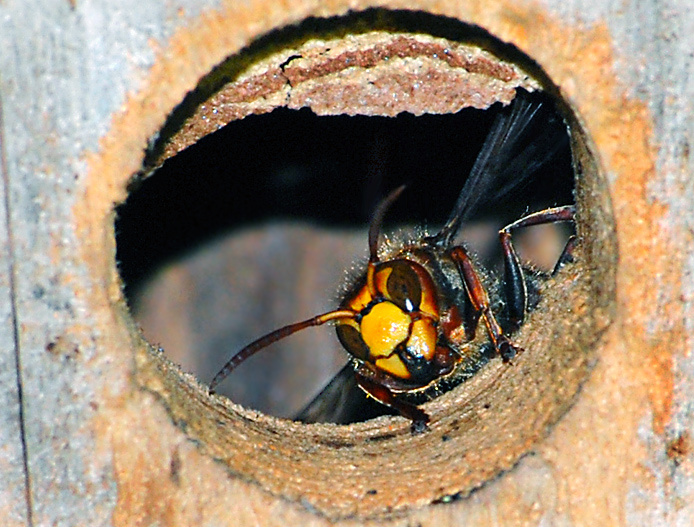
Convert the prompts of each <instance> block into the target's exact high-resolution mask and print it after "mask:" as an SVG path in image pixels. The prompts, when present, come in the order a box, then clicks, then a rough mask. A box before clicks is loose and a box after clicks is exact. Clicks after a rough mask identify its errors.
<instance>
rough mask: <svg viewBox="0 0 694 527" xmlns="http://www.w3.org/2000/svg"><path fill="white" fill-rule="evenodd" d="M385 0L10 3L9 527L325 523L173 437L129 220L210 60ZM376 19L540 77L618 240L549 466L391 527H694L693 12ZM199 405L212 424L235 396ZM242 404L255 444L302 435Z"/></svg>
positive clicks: (4, 322) (1, 219)
mask: <svg viewBox="0 0 694 527" xmlns="http://www.w3.org/2000/svg"><path fill="white" fill-rule="evenodd" d="M193 4H195V5H193ZM376 5H377V3H376V2H370V1H368V0H366V1H361V2H345V1H342V0H336V1H329V2H318V1H301V0H292V1H289V2H284V3H277V2H274V1H271V0H253V1H250V2H246V3H239V2H234V1H227V2H218V3H212V2H207V3H204V2H173V3H167V4H159V3H156V2H151V1H148V0H144V1H140V2H133V1H126V2H123V1H108V2H101V3H99V4H92V3H86V2H85V3H83V2H81V1H80V0H77V1H73V2H70V1H67V0H66V1H64V2H62V3H60V2H47V1H41V0H34V1H32V2H17V1H15V2H6V3H4V4H3V5H2V6H0V15H1V16H0V102H1V108H2V115H1V122H0V154H1V155H2V163H1V164H0V171H1V172H2V185H3V187H2V188H3V201H2V203H0V228H1V229H2V230H1V231H0V232H2V234H0V240H1V242H2V243H1V244H0V251H2V252H1V253H0V255H1V257H2V266H1V267H0V277H2V278H1V279H0V306H1V307H0V353H1V354H2V355H1V356H0V365H1V370H0V378H1V379H2V390H3V391H2V399H1V401H2V403H3V404H2V405H1V406H0V408H1V409H0V423H2V427H1V431H0V445H1V446H0V466H2V470H3V478H2V483H1V484H0V489H2V497H1V498H0V500H1V503H0V517H2V522H3V524H6V525H22V524H35V525H81V524H84V525H142V524H152V523H159V524H162V525H174V524H176V525H180V524H193V523H195V524H201V525H224V524H228V525H250V524H262V525H288V524H290V525H291V524H305V525H327V524H328V523H329V520H328V519H327V518H326V517H325V516H321V515H319V514H315V512H314V508H313V505H312V502H311V499H310V498H311V497H310V496H307V499H306V500H298V501H291V500H287V499H284V498H282V497H280V496H277V495H273V494H271V493H269V492H267V491H266V490H263V488H261V487H260V486H259V485H257V484H255V483H254V482H252V481H250V480H248V479H244V478H243V477H239V475H238V474H237V473H234V472H233V471H230V470H228V469H227V468H226V467H225V466H224V465H223V464H222V463H220V462H217V461H214V460H213V459H212V458H211V457H209V456H208V455H207V454H206V452H208V451H209V450H206V448H205V447H204V445H202V446H201V444H200V443H199V442H197V443H196V442H193V441H191V440H190V438H189V437H188V436H187V435H186V424H187V423H184V422H182V421H178V422H176V423H174V422H172V416H173V417H175V416H176V414H175V411H174V410H172V408H174V405H171V404H169V402H168V401H167V399H166V397H164V396H163V395H162V394H167V396H168V392H167V391H166V390H165V389H161V386H164V385H166V382H168V381H167V380H166V379H169V378H172V379H177V380H176V382H179V380H180V378H181V377H180V374H179V373H178V372H177V371H176V370H171V369H170V368H168V366H167V365H166V363H163V362H158V361H157V359H156V357H152V355H151V354H150V353H149V351H148V350H147V347H146V344H145V343H144V341H143V340H141V338H140V337H139V336H138V334H137V331H136V329H135V328H134V324H133V323H132V321H131V319H130V317H129V314H128V313H127V310H126V308H125V305H124V302H123V299H122V295H121V293H120V286H119V283H118V278H117V273H116V268H115V260H114V251H115V249H114V240H113V232H112V229H113V219H112V215H111V214H112V213H111V211H112V207H113V204H114V203H115V202H119V201H122V199H123V198H124V196H125V194H126V183H127V181H128V179H129V177H130V176H131V175H132V174H134V173H135V172H137V171H138V170H139V169H140V168H141V166H142V161H143V153H144V149H145V147H146V146H147V144H148V140H149V139H150V138H151V137H152V136H153V135H154V134H155V133H156V132H157V130H159V128H160V127H161V126H162V124H163V123H164V121H165V118H166V116H167V115H168V114H169V113H170V112H171V110H172V109H173V108H174V107H175V106H176V105H177V104H178V103H179V102H180V101H181V100H183V97H184V96H185V94H186V93H187V92H188V91H189V90H191V89H193V88H194V87H195V85H196V83H197V81H198V79H199V78H200V77H201V76H203V75H204V74H206V73H207V72H208V71H209V70H210V69H211V68H212V67H213V66H214V65H215V64H217V63H219V62H220V61H222V60H223V59H224V58H225V57H227V56H228V55H230V54H232V53H236V52H237V51H238V50H239V49H241V48H242V47H243V46H246V45H248V44H249V43H250V42H251V41H252V40H253V39H255V38H257V37H259V36H262V35H264V34H266V33H268V32H270V31H271V30H273V29H274V28H278V27H282V26H285V25H287V24H292V23H295V22H298V21H300V20H302V19H304V18H306V17H308V16H335V15H342V14H344V13H346V12H347V11H348V10H350V9H352V10H360V9H364V8H367V7H373V6H376ZM378 5H379V6H384V7H388V8H409V9H415V8H416V9H419V10H422V11H428V12H431V13H434V14H440V15H445V16H447V17H452V18H457V19H460V20H463V21H465V22H469V23H472V24H477V25H479V26H481V27H483V28H485V29H487V30H489V31H490V32H491V33H492V34H494V35H496V36H498V37H499V38H500V39H502V40H504V41H510V42H513V43H514V44H515V45H516V46H517V47H518V48H519V49H520V50H521V51H523V52H525V53H527V54H528V55H530V56H531V57H532V58H533V59H534V60H535V61H536V62H537V63H538V64H539V65H540V66H541V67H543V68H544V69H545V71H546V72H547V74H548V75H549V77H550V78H551V79H552V80H553V81H554V82H555V83H556V84H557V85H558V87H559V88H560V90H561V93H562V95H563V96H564V97H565V98H566V99H567V100H568V101H569V102H570V103H571V104H572V105H573V107H574V109H575V110H576V112H577V114H578V116H579V118H580V119H581V122H582V124H583V125H584V126H585V129H586V130H587V132H588V133H589V136H590V144H591V145H592V147H593V148H594V151H595V153H596V154H597V159H598V162H599V163H600V164H601V166H602V168H603V170H604V173H605V176H606V181H607V185H606V189H605V190H606V193H605V196H608V197H609V198H610V200H611V205H612V207H613V211H614V220H615V228H616V241H617V244H618V245H617V246H618V253H617V256H618V264H617V269H616V270H617V275H616V303H615V313H614V321H613V323H612V325H611V326H610V329H609V330H608V332H607V333H606V334H605V335H604V336H603V338H602V340H601V342H600V345H599V347H598V348H597V349H596V353H597V356H598V361H597V364H596V365H595V368H594V371H593V372H592V375H591V376H590V379H589V380H588V382H587V383H586V384H585V385H584V386H583V388H582V390H581V393H580V395H579V397H578V398H577V400H576V402H575V405H574V406H573V407H572V408H571V409H570V410H569V412H568V413H567V414H566V415H565V416H564V417H563V418H562V419H561V421H560V422H559V423H558V424H557V425H556V426H555V427H554V428H553V429H552V430H551V432H550V433H549V436H548V437H547V438H546V439H544V440H542V441H540V442H539V443H537V444H536V445H535V448H534V455H532V456H527V457H525V458H523V459H522V461H521V462H520V463H519V464H518V465H517V466H516V467H515V468H514V469H513V470H511V471H509V472H508V473H506V474H504V475H502V476H501V477H499V478H498V479H496V480H495V481H494V482H492V483H490V484H488V485H486V486H485V487H484V488H482V489H480V490H479V491H477V492H475V493H473V494H472V496H471V497H470V498H468V499H463V500H459V501H456V502H455V503H451V504H438V505H432V506H422V507H419V508H415V509H409V508H407V507H404V508H403V510H402V511H401V512H400V513H399V515H398V516H395V517H392V518H390V519H388V520H387V523H389V524H392V525H405V524H422V525H462V524H465V525H489V524H492V525H502V524H529V523H533V524H535V523H540V522H546V523H557V524H558V523H565V524H577V525H582V524H588V523H594V524H606V525H642V524H648V525H676V524H679V525H690V524H692V523H694V505H692V504H693V503H694V499H693V498H694V476H693V475H692V474H693V470H694V467H693V465H692V463H693V462H694V455H693V454H692V449H691V441H692V432H693V430H692V423H693V422H694V419H693V418H692V408H694V405H693V404H692V399H693V398H694V373H693V372H694V367H693V364H692V361H693V360H694V358H693V356H694V354H693V353H692V352H693V351H694V350H693V347H694V346H693V341H692V331H693V330H694V316H692V313H694V311H693V309H692V308H693V303H694V286H692V276H694V258H692V254H694V251H692V249H691V246H692V239H693V236H692V233H693V232H694V203H693V201H694V188H693V187H694V178H692V177H691V174H692V169H693V168H694V166H693V163H694V161H692V158H691V155H690V144H691V141H692V138H693V136H694V119H693V118H692V117H694V115H692V114H693V113H694V112H693V111H692V106H691V101H692V100H694V82H692V77H693V76H692V71H693V68H694V58H693V57H692V54H691V50H692V49H694V42H693V41H692V39H694V36H693V35H694V13H693V12H692V10H691V9H690V7H689V5H688V3H687V2H686V1H684V0H679V1H675V0H671V1H669V2H660V1H656V0H650V1H648V2H641V3H632V4H624V3H621V2H601V1H599V0H585V1H582V2H578V1H573V2H560V1H549V0H547V1H545V2H541V3H540V2H526V1H522V2H504V1H500V2H496V3H494V4H492V5H490V4H489V2H477V1H474V0H470V1H459V0H451V1H440V2H430V1H426V0H420V1H418V2H416V3H414V4H413V3H412V2H402V1H398V0H395V1H391V2H380V3H378ZM590 199H598V198H597V197H595V196H588V197H587V201H588V202H590ZM6 204H7V206H8V210H7V211H4V210H2V209H3V207H5V205H6ZM13 272H14V274H12V273H13ZM11 278H14V280H12V279H11ZM17 359H19V361H18V360H17ZM183 381H185V382H183ZM183 381H181V383H180V384H176V385H175V386H178V387H179V388H181V392H180V393H178V394H174V397H180V396H181V394H182V393H185V392H184V390H183V388H185V387H189V388H190V390H191V394H192V395H196V396H198V397H200V398H199V399H197V400H198V401H203V403H204V401H205V399H204V398H202V396H201V395H200V394H199V393H197V392H196V390H197V387H196V386H195V383H194V382H193V381H192V380H190V379H187V378H183ZM20 387H21V395H22V398H21V400H20V397H19V394H20V391H19V388H20ZM201 404H202V403H201ZM205 404H208V405H209V408H210V409H215V411H216V410H217V409H218V408H219V405H220V404H221V403H219V402H217V401H212V402H209V403H205ZM20 405H21V406H20ZM203 406H204V405H203ZM230 408H231V409H230V410H229V411H230V412H231V413H232V414H233V413H234V412H236V413H235V414H234V415H237V416H243V418H244V419H246V420H247V422H246V424H243V426H252V427H257V429H258V430H260V431H261V432H262V431H263V430H266V429H270V428H272V427H278V428H277V429H278V430H284V431H289V430H293V429H294V428H292V426H293V425H289V424H287V423H285V424H282V423H280V424H279V425H277V424H276V423H275V422H268V421H265V420H264V419H263V418H262V417H259V416H254V415H253V413H252V412H247V411H244V410H240V409H238V408H235V407H230ZM225 411H227V410H225ZM204 417H205V416H204V412H203V413H202V414H201V419H204ZM20 419H22V420H23V421H21V423H22V424H23V426H20ZM248 422H250V423H252V424H251V425H248V424H247V423H248ZM243 426H241V425H239V428H233V427H232V429H231V430H226V431H225V433H226V434H227V435H233V434H235V433H239V430H241V433H242V432H243V430H244V429H243ZM264 427H265V428H264ZM22 433H23V436H22ZM220 433H221V432H220ZM346 433H347V432H346ZM337 434H338V436H339V434H340V432H339V431H338V432H337ZM220 437H221V436H220ZM343 439H344V437H343ZM278 445H279V446H282V443H281V442H278ZM305 454H306V455H308V454H307V453H306V452H305ZM230 456H231V457H233V456H234V452H232V453H230ZM24 459H26V467H25V465H24ZM413 469H416V467H413ZM25 470H26V472H25ZM292 477H295V478H296V477H302V475H301V474H299V475H298V476H297V475H296V474H295V475H292ZM331 477H332V475H331ZM336 477H338V478H339V477H340V476H339V475H337V476H336ZM27 485H28V489H27ZM27 496H28V497H29V499H27ZM329 505H330V504H328V506H329ZM28 511H30V512H28ZM384 522H385V520H382V519H381V520H365V519H363V518H360V517H358V516H354V517H350V518H348V519H343V520H341V523H342V524H344V525H348V524H349V525H359V524H384Z"/></svg>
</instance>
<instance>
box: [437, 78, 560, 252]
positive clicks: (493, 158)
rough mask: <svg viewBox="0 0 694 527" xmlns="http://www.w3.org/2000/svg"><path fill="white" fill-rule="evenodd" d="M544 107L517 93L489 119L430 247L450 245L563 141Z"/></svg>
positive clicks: (551, 114) (554, 119) (553, 116)
mask: <svg viewBox="0 0 694 527" xmlns="http://www.w3.org/2000/svg"><path fill="white" fill-rule="evenodd" d="M547 106H548V103H546V102H542V101H541V100H538V99H537V95H536V96H535V97H533V96H532V95H531V94H529V93H528V92H527V91H525V90H518V92H517V95H516V98H515V99H514V100H513V101H512V102H511V104H509V106H508V107H506V108H505V109H504V110H502V111H501V112H500V113H499V114H498V115H497V117H496V119H495V120H494V123H493V124H492V128H491V130H490V132H489V135H488V136H487V139H486V140H485V142H484V145H483V146H482V150H481V151H480V153H479V154H478V156H477V159H476V160H475V164H474V165H473V166H472V170H470V175H469V176H468V178H467V180H466V181H465V184H464V185H463V188H462V190H461V191H460V195H459V196H458V201H457V202H456V204H455V206H454V207H453V210H452V211H451V213H450V215H449V216H448V220H446V223H445V224H444V226H443V228H442V229H441V230H440V231H439V232H438V233H437V234H435V235H434V236H432V237H430V238H428V239H427V241H428V242H429V243H432V244H434V245H438V246H440V247H447V246H449V245H450V244H451V241H452V240H453V238H454V237H455V236H456V235H457V234H458V231H459V230H460V227H461V225H462V224H463V223H464V222H465V221H466V220H467V219H469V218H470V216H471V215H472V214H473V213H474V212H475V211H476V210H478V209H479V208H480V207H481V206H482V205H484V204H486V203H487V202H489V201H490V200H492V199H493V200H498V199H501V198H503V197H504V196H506V195H507V194H509V193H510V192H511V191H513V190H516V189H518V188H519V187H521V186H522V185H524V184H526V183H528V181H529V179H530V176H532V175H533V174H534V173H535V172H536V171H537V170H538V169H539V168H540V167H541V166H542V165H544V164H545V163H546V162H547V161H549V159H551V158H552V157H553V156H554V154H556V153H557V151H558V150H559V149H560V147H561V146H563V145H564V144H565V143H566V141H567V140H568V134H567V133H566V125H565V124H564V123H563V122H560V121H559V118H558V116H557V115H556V112H551V111H550V110H549V108H548V107H547Z"/></svg>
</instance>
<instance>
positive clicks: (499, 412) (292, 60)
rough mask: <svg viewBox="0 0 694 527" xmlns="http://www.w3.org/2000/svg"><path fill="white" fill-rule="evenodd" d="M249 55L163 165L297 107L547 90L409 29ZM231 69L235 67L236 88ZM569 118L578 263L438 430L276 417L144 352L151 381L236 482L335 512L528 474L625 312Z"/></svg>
mask: <svg viewBox="0 0 694 527" xmlns="http://www.w3.org/2000/svg"><path fill="white" fill-rule="evenodd" d="M235 60H236V62H234V61H235ZM239 61H240V59H239V58H238V57H237V58H231V59H229V63H228V64H225V65H220V68H219V70H218V71H216V72H213V73H212V74H211V76H210V78H208V79H205V80H203V82H202V83H201V85H200V86H201V87H200V88H199V89H198V92H197V93H193V94H191V96H190V100H188V101H184V103H183V104H182V105H181V106H180V107H179V109H177V112H178V113H177V114H175V115H174V116H173V117H174V119H173V120H172V121H171V122H170V123H169V127H168V129H166V130H164V131H163V132H162V134H161V136H160V139H159V141H158V142H157V143H156V145H155V148H153V149H152V154H151V156H150V159H149V166H150V167H155V166H158V165H160V164H161V162H163V160H164V159H166V158H167V157H170V156H171V155H174V154H175V153H176V152H179V151H180V150H182V149H184V148H185V147H187V146H189V145H190V144H192V143H194V142H195V141H197V140H198V139H200V138H201V137H203V136H205V135H207V134H209V133H211V132H213V131H215V130H216V129H218V128H220V127H222V126H224V125H225V124H226V123H228V122H229V121H231V120H234V119H240V118H243V117H245V116H247V115H249V114H253V113H263V112H269V111H271V110H272V109H274V108H277V107H281V106H288V107H290V108H300V107H305V106H308V107H310V108H312V109H313V111H314V112H316V113H319V114H365V115H395V114H397V113H399V112H403V111H407V112H410V113H413V114H420V113H425V112H426V113H443V112H456V111H458V110H459V109H461V108H463V107H468V106H472V107H475V108H486V107H488V106H490V105H491V104H493V103H494V102H496V101H503V102H505V103H507V102H510V101H511V100H512V99H513V97H514V93H515V89H516V88H517V87H525V88H527V89H530V90H532V89H538V88H540V82H539V81H538V80H536V79H538V78H540V76H538V75H536V72H533V73H532V75H531V74H530V73H528V72H526V71H524V70H523V69H522V68H521V67H519V66H518V65H516V64H512V63H508V62H504V61H503V60H501V59H499V58H497V57H495V56H494V55H492V54H491V53H488V52H487V51H484V50H483V49H480V48H478V47H475V46H472V45H465V44H461V43H457V42H452V41H447V40H444V39H441V38H434V37H431V36H424V35H417V34H407V33H385V32H372V33H363V34H359V35H352V36H349V35H348V36H343V37H341V38H339V39H335V40H317V39H314V40H310V41H306V42H304V43H303V44H302V45H300V46H297V47H295V48H293V49H284V50H282V51H277V52H273V53H269V54H267V56H265V57H264V58H263V59H262V60H260V61H257V62H253V63H252V64H250V65H247V66H245V68H242V67H240V66H239ZM225 68H226V70H225ZM225 71H227V72H229V71H232V72H235V73H234V74H233V75H231V74H228V75H231V76H232V78H228V79H227V78H225V75H227V74H225V73H224V72H225ZM220 78H221V79H223V80H224V82H221V81H220V80H219V79H220ZM215 83H217V84H220V86H219V87H214V89H212V88H210V86H214V85H215ZM545 87H546V86H545ZM206 90H207V92H210V93H206ZM201 94H202V95H201ZM566 114H567V115H566V117H567V119H568V120H569V124H570V127H571V134H572V149H573V154H574V158H575V168H576V173H577V190H576V199H577V207H578V221H577V229H578V234H579V236H580V240H581V241H580V245H579V250H578V253H577V263H576V264H573V265H569V266H567V267H566V268H565V269H564V270H563V271H562V272H560V273H559V274H558V275H557V276H556V277H555V278H553V279H552V280H550V281H549V282H548V283H547V284H546V285H545V286H544V289H543V291H542V293H543V294H542V301H541V303H540V305H539V307H538V309H536V310H535V311H534V312H533V313H532V315H531V317H530V320H529V321H527V322H526V324H525V325H524V326H523V328H522V329H521V331H520V332H519V333H518V334H517V335H516V336H515V337H514V341H515V342H517V343H518V344H519V345H520V346H521V347H523V348H524V349H525V350H526V351H525V352H524V353H522V354H521V355H520V356H518V357H517V359H515V360H514V361H513V364H511V365H507V364H503V363H502V361H500V360H493V361H491V362H490V363H489V364H488V365H487V366H485V367H484V368H483V369H482V371H481V372H480V373H479V374H477V375H476V376H475V377H474V378H473V379H472V380H470V381H468V382H466V383H464V384H463V385H461V386H459V387H457V388H456V389H454V390H452V391H451V392H448V393H446V394H444V395H443V396H441V397H438V398H437V399H435V400H433V401H432V402H430V403H427V405H426V411H427V412H428V413H429V414H430V415H431V417H432V423H431V426H430V430H429V431H427V432H426V433H423V434H420V435H412V434H411V433H410V424H409V422H408V421H407V420H405V419H403V418H400V417H380V418H378V419H375V420H371V421H367V422H364V423H358V424H353V425H349V426H337V425H303V424H300V423H296V422H292V421H287V420H282V419H277V418H273V417H269V416H266V415H263V414H260V413H258V412H256V411H253V410H250V409H245V408H242V407H240V406H238V405H235V404H234V403H232V402H231V401H229V400H227V399H226V398H224V397H218V396H212V397H210V396H209V395H208V394H207V389H206V387H205V386H201V385H199V384H198V383H197V382H196V380H195V379H193V378H192V377H191V376H188V375H185V374H182V373H181V372H180V370H179V369H178V368H176V367H175V366H173V365H172V364H170V363H169V362H168V361H167V360H166V359H165V358H164V357H163V355H162V354H160V353H156V352H152V351H151V350H145V349H143V350H142V351H141V353H140V355H139V360H138V371H139V373H138V380H139V382H140V383H141V385H142V386H143V387H144V388H146V389H148V390H150V391H153V392H155V393H156V394H158V396H159V398H160V400H161V401H162V402H163V404H165V405H166V407H167V409H168V411H169V412H170V415H171V417H172V419H173V420H174V422H176V423H177V424H178V426H180V427H181V429H182V430H184V431H185V433H186V434H187V435H188V436H189V437H190V438H191V439H192V440H194V441H195V442H196V444H198V445H199V448H200V449H202V450H203V451H204V452H206V453H207V454H208V455H209V456H211V457H213V458H214V459H217V460H219V462H220V463H222V464H224V465H225V466H227V467H228V470H229V473H230V474H233V475H234V476H237V477H240V478H243V479H244V480H249V481H253V482H257V484H258V485H259V486H260V487H262V488H264V489H266V490H267V491H269V492H271V493H273V494H275V495H278V496H283V497H285V498H287V499H290V500H296V501H299V502H301V503H304V504H306V505H307V506H308V507H312V508H314V509H315V510H317V511H318V512H320V513H322V514H324V515H326V516H328V517H331V518H344V517H349V516H354V515H356V516H360V517H373V516H378V515H383V514H388V513H390V512H394V511H397V510H402V509H404V508H408V507H413V506H421V505H424V504H428V503H432V502H435V501H437V500H445V499H448V498H450V497H452V496H455V497H462V496H465V495H467V494H469V493H470V492H471V491H472V490H474V489H475V488H477V487H479V486H480V485H482V484H483V483H484V482H486V481H488V480H490V479H491V478H494V477H496V476H497V475H498V474H500V473H501V472H502V471H505V470H508V469H510V468H512V467H513V465H514V464H515V463H516V462H517V461H518V460H519V459H520V457H521V456H522V455H523V454H525V453H527V452H528V451H530V450H531V449H532V448H533V445H534V444H536V442H537V441H539V440H541V439H542V438H543V437H544V436H545V435H546V434H547V432H548V430H549V429H550V428H551V426H552V425H553V424H554V423H555V422H556V421H557V420H558V419H559V418H560V417H561V416H562V414H563V413H564V412H565V411H566V410H567V408H568V407H569V406H570V405H571V404H572V402H573V400H574V398H575V396H576V394H577V393H578V391H579V388H580V386H581V384H582V383H583V381H584V380H585V379H586V377H587V375H588V374H589V371H590V368H591V365H592V364H593V363H594V361H595V360H596V357H595V356H594V355H593V350H594V348H595V343H596V340H597V339H598V338H599V335H600V334H601V332H602V331H603V330H604V329H605V328H606V327H607V325H608V323H609V320H610V318H611V309H612V299H613V298H614V269H615V261H614V255H615V254H616V250H615V247H614V235H613V230H612V221H611V213H610V209H609V203H608V202H607V201H606V198H605V197H604V196H605V195H606V194H605V192H604V189H603V186H602V183H601V180H600V178H599V176H598V173H597V167H596V165H595V162H594V161H593V158H592V157H591V155H590V153H589V150H588V145H587V141H586V138H585V136H584V135H583V133H582V132H581V130H580V126H579V125H578V124H577V123H576V122H575V121H572V117H571V115H570V112H569V111H568V110H567V112H566ZM181 116H183V117H181ZM176 119H178V122H176Z"/></svg>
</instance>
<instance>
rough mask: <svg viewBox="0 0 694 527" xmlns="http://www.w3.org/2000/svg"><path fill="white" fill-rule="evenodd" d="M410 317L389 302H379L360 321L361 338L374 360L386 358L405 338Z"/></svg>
mask: <svg viewBox="0 0 694 527" xmlns="http://www.w3.org/2000/svg"><path fill="white" fill-rule="evenodd" d="M409 327H410V317H409V315H407V313H404V312H403V311H402V310H401V309H400V308H399V307H398V306H396V305H395V304H393V303H391V302H381V303H380V304H376V305H375V306H373V308H371V311H370V312H369V313H368V314H367V315H365V316H364V318H362V320H361V336H362V338H363V339H364V342H365V343H366V345H367V346H368V347H369V350H371V355H372V357H374V358H378V357H387V356H389V355H390V354H391V353H393V351H394V350H395V347H396V346H397V345H398V344H400V343H401V342H402V341H404V340H405V339H406V338H407V333H408V331H409Z"/></svg>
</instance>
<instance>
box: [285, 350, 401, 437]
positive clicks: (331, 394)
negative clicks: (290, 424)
mask: <svg viewBox="0 0 694 527" xmlns="http://www.w3.org/2000/svg"><path fill="white" fill-rule="evenodd" d="M386 413H389V411H388V409H387V408H386V407H385V406H383V405H382V404H380V403H378V402H376V401H375V400H374V399H372V398H370V397H367V395H366V393H364V390H362V389H361V388H359V386H357V380H356V377H355V376H354V366H353V365H352V362H351V361H350V362H348V363H347V364H346V365H345V367H344V368H342V369H341V370H340V371H339V373H337V375H335V377H333V379H332V380H331V381H330V382H329V383H328V385H327V386H326V387H325V388H323V390H322V391H321V392H320V393H319V394H318V395H317V396H316V397H315V398H314V399H313V400H312V401H311V402H310V403H308V405H307V406H306V408H304V409H303V410H302V411H301V412H300V413H299V414H298V415H297V416H296V417H295V418H294V419H295V420H296V421H301V422H302V423H335V424H339V425H346V424H349V423H358V422H361V421H366V420H368V419H372V418H374V417H378V416H379V415H383V414H386Z"/></svg>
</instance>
